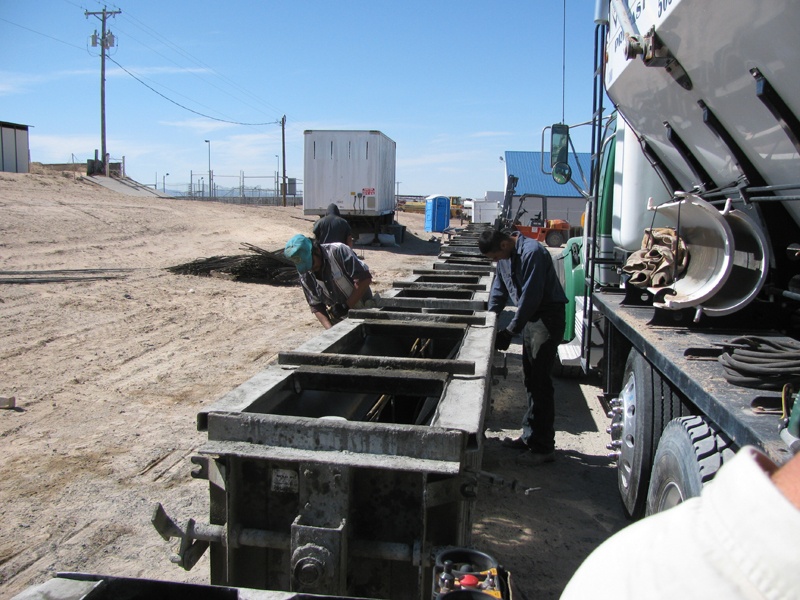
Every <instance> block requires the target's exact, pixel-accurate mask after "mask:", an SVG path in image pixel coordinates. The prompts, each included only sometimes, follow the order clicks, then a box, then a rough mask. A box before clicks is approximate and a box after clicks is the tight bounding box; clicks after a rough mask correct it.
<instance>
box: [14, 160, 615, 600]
mask: <svg viewBox="0 0 800 600" xmlns="http://www.w3.org/2000/svg"><path fill="white" fill-rule="evenodd" d="M398 220H399V222H400V223H401V224H404V225H406V226H407V228H408V229H407V232H406V238H405V242H404V243H403V244H402V245H401V246H400V247H395V248H386V247H384V248H372V247H366V248H359V250H358V252H359V254H360V255H363V258H364V260H365V262H366V263H367V264H368V265H369V266H370V268H371V270H372V272H373V276H374V278H375V283H374V285H373V288H374V289H375V290H377V291H381V290H385V289H389V288H391V287H392V282H393V281H395V280H398V279H403V278H407V277H408V276H409V275H410V273H411V270H412V269H413V268H417V267H427V266H429V265H430V264H431V263H432V262H433V260H435V257H436V255H437V254H438V251H439V244H438V242H432V241H429V239H430V237H431V234H430V233H426V232H425V231H424V227H423V225H424V215H411V214H400V216H399V219H398ZM312 224H313V218H312V217H304V216H303V213H302V209H301V208H299V207H298V208H292V207H247V206H235V205H227V204H218V203H205V202H203V203H200V202H193V201H186V200H174V199H162V198H155V197H153V198H140V197H131V196H123V195H119V194H117V193H114V192H111V191H108V190H106V189H104V188H101V187H99V186H97V185H95V184H91V183H88V182H85V181H83V180H82V179H81V178H80V177H79V176H75V175H74V174H48V175H44V174H25V175H21V174H11V173H0V270H1V271H3V273H2V274H0V279H2V281H3V283H2V284H1V285H0V397H5V398H10V397H14V398H15V403H16V407H15V408H10V409H4V410H0V443H1V444H2V451H3V459H2V461H0V480H1V481H2V482H3V483H2V486H0V522H2V528H0V597H2V598H10V597H13V596H14V595H16V594H18V593H19V592H21V591H22V590H24V589H26V588H27V587H29V586H31V585H34V584H36V583H41V582H43V581H46V580H47V579H49V578H50V577H52V576H54V575H55V573H57V572H62V571H73V572H86V573H97V574H107V575H117V576H128V577H142V578H150V579H167V580H172V581H189V582H195V583H208V558H207V556H204V557H203V558H202V559H201V560H200V562H199V563H198V564H197V566H195V568H194V569H193V570H192V571H189V572H185V571H183V570H182V569H180V568H179V567H177V566H175V565H173V564H172V563H170V562H169V556H170V554H171V552H172V551H173V550H174V546H175V544H174V543H167V542H165V541H164V540H162V539H161V537H160V536H159V535H158V534H157V533H156V531H155V530H154V529H153V527H152V526H151V524H150V515H151V510H152V506H153V504H154V503H155V502H161V503H163V504H164V506H165V507H166V508H167V510H168V512H169V513H170V514H172V515H175V516H177V517H181V518H188V517H194V518H196V519H198V521H201V522H203V521H205V520H206V519H207V510H208V499H207V493H208V492H207V487H206V486H205V485H204V484H203V482H200V481H196V480H194V479H192V478H191V477H190V472H191V470H192V464H191V463H190V457H191V456H192V455H193V453H194V452H195V449H196V448H197V447H198V446H200V445H201V444H202V443H203V442H204V434H203V433H199V432H197V431H196V429H195V416H196V413H197V412H198V410H199V409H200V408H201V407H203V406H205V405H208V404H210V403H212V402H213V401H215V400H216V399H217V398H219V397H220V396H222V395H223V394H224V393H226V392H228V391H230V390H231V389H233V388H234V387H236V386H237V385H239V384H240V383H242V382H244V381H245V380H247V379H249V378H250V377H252V376H253V375H254V374H256V373H257V372H258V371H260V370H261V369H263V368H264V367H266V366H267V364H268V363H269V362H270V361H271V360H273V358H274V357H275V356H276V354H277V353H278V351H280V350H288V349H293V348H295V347H297V346H299V345H300V344H301V343H303V342H305V341H306V340H308V339H310V338H311V337H313V336H315V335H317V334H318V333H320V332H321V328H320V326H319V324H318V323H317V321H316V319H315V318H314V317H313V316H312V314H311V312H310V311H309V310H308V309H307V307H306V305H305V302H304V299H303V296H302V292H301V291H300V289H299V287H292V286H288V287H286V286H284V287H277V286H270V285H259V284H248V283H241V282H236V281H228V280H225V279H218V278H210V277H197V276H191V275H174V274H172V273H170V272H168V271H166V270H165V267H169V266H173V265H178V264H183V263H186V262H189V261H192V260H194V259H197V258H200V257H209V256H219V255H236V254H245V253H246V251H244V250H243V249H242V248H241V244H242V243H250V244H254V245H256V246H259V247H261V248H264V249H267V250H274V249H278V248H282V247H283V245H284V243H285V241H286V240H287V239H288V238H289V237H291V236H292V235H293V234H295V233H310V231H311V226H312ZM89 270H91V271H89ZM45 271H46V272H49V273H44V272H45ZM9 272H15V273H9ZM41 277H45V278H51V279H59V280H58V281H51V282H46V283H45V282H38V283H33V282H32V280H33V279H35V278H41ZM68 278H72V279H74V280H68ZM13 279H16V280H20V279H22V280H26V282H25V283H21V282H19V281H18V282H13V283H10V282H8V281H9V280H13ZM508 365H509V368H510V371H511V374H510V375H509V377H508V378H507V379H505V380H504V379H500V380H499V381H498V383H497V384H496V385H495V387H494V388H493V393H492V397H493V410H492V412H491V414H490V416H489V420H488V423H487V425H488V428H487V431H486V435H487V437H488V438H489V439H488V440H487V444H486V452H485V458H484V464H483V468H484V469H485V470H486V471H489V472H492V473H495V474H497V475H498V476H500V477H502V478H503V479H504V480H506V481H512V480H517V481H519V482H520V483H521V484H522V487H527V488H532V490H533V491H530V492H529V493H528V494H527V495H525V494H523V493H520V492H519V491H511V490H510V489H509V488H508V487H502V486H497V485H495V486H489V485H486V486H482V487H480V489H479V497H478V501H477V505H476V510H475V519H474V526H473V530H474V539H473V545H474V546H475V547H476V548H478V549H480V550H483V551H484V552H487V553H489V554H492V555H493V556H495V557H496V558H497V559H498V560H499V561H500V562H501V563H502V564H503V565H504V566H505V567H506V568H507V569H509V570H510V571H511V572H512V577H513V581H514V596H515V598H522V599H528V600H533V599H535V598H557V597H558V596H559V594H560V592H561V590H562V589H563V587H564V586H565V585H566V582H567V581H568V579H569V577H570V575H571V574H572V573H573V572H574V570H575V569H576V568H577V566H578V565H579V564H580V561H581V560H582V559H583V558H584V557H585V556H586V555H587V554H588V553H589V552H590V551H591V550H592V549H593V548H594V547H596V546H597V545H598V544H599V543H600V542H601V541H602V540H604V539H605V538H606V537H608V536H609V535H610V534H612V533H613V532H615V531H617V530H618V529H620V528H621V527H622V526H624V525H625V520H624V517H623V514H622V510H621V508H620V505H619V500H618V498H617V495H616V479H615V472H614V470H613V467H612V465H611V464H610V463H609V461H608V459H607V458H606V457H605V456H606V453H607V450H606V449H605V444H606V442H607V439H608V436H607V435H606V433H605V427H606V425H607V419H606V417H605V415H604V414H603V410H602V408H601V406H600V404H599V401H598V399H597V396H598V393H599V389H598V388H597V387H596V386H594V385H592V383H591V382H588V381H581V380H566V379H565V380H558V382H557V397H558V409H557V410H558V413H557V422H556V428H557V429H558V431H559V433H558V439H557V444H558V451H557V460H556V462H555V463H553V464H548V465H543V466H541V467H520V466H518V465H516V464H515V463H514V460H513V458H514V452H513V451H509V450H507V449H504V448H501V447H500V444H499V442H498V439H497V438H502V437H503V436H504V435H515V434H517V433H518V432H519V420H520V417H521V415H522V412H523V410H524V403H525V400H524V396H523V395H522V393H521V389H522V386H521V378H520V372H519V371H520V347H519V345H517V344H512V346H511V349H510V352H509V357H508Z"/></svg>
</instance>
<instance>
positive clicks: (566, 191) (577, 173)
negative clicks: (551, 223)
mask: <svg viewBox="0 0 800 600" xmlns="http://www.w3.org/2000/svg"><path fill="white" fill-rule="evenodd" d="M542 159H544V162H542ZM543 164H544V167H545V169H546V170H547V171H548V172H549V171H551V169H550V153H549V152H516V151H511V150H508V151H506V153H505V166H506V172H505V181H508V176H509V175H514V176H515V177H517V178H518V179H519V181H518V182H517V187H516V191H515V193H514V197H513V200H512V214H511V216H512V217H514V216H515V215H517V212H518V211H519V206H520V199H522V210H523V212H522V214H521V215H520V217H519V222H520V224H522V225H529V224H530V221H531V219H534V218H535V217H536V216H537V215H538V213H540V212H542V213H544V212H546V213H547V214H546V215H542V217H543V218H544V217H546V218H548V219H564V220H566V221H569V223H570V224H571V225H573V226H580V224H581V215H582V214H583V211H584V210H585V209H586V200H585V199H584V197H583V196H582V195H581V193H580V192H579V191H578V190H577V189H575V186H574V185H572V183H567V184H564V185H561V184H558V183H556V182H555V181H554V180H553V177H552V176H551V175H547V174H545V173H543V172H542V165H543ZM590 164H591V155H590V153H588V152H577V153H572V152H571V153H570V155H569V165H570V167H572V179H573V180H574V181H575V182H576V183H577V184H578V186H579V187H581V188H582V189H586V188H587V186H588V183H585V182H586V181H588V180H589V170H590ZM504 188H505V186H504ZM501 204H502V200H501ZM545 206H546V209H545Z"/></svg>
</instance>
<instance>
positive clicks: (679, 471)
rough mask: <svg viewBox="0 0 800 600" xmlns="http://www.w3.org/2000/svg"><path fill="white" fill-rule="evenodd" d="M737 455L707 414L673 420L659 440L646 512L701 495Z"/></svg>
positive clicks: (669, 506) (654, 511)
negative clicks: (706, 417)
mask: <svg viewBox="0 0 800 600" xmlns="http://www.w3.org/2000/svg"><path fill="white" fill-rule="evenodd" d="M733 456H734V451H733V449H732V448H731V441H730V440H729V439H728V438H727V437H725V436H724V435H722V434H721V433H719V432H717V431H716V429H714V427H712V426H711V425H710V424H709V423H708V422H706V420H705V419H704V418H703V417H699V416H693V417H681V418H679V419H675V420H673V421H671V422H670V423H669V424H668V425H667V426H666V427H665V428H664V433H663V435H662V436H661V440H660V441H659V443H658V451H657V452H656V456H655V459H654V463H653V471H652V474H651V476H650V487H649V489H648V491H647V511H646V514H647V515H648V516H649V515H653V514H656V513H659V512H663V511H665V510H667V509H669V508H672V507H673V506H677V505H678V504H680V503H681V502H683V501H684V500H688V499H689V498H693V497H694V496H699V495H700V492H701V491H702V489H703V486H704V485H705V484H707V483H708V482H709V481H711V479H713V478H714V476H715V475H716V474H717V471H719V469H720V467H721V466H722V465H723V464H724V463H726V462H727V461H728V460H730V459H731V458H733Z"/></svg>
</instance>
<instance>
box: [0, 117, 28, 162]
mask: <svg viewBox="0 0 800 600" xmlns="http://www.w3.org/2000/svg"><path fill="white" fill-rule="evenodd" d="M29 164H30V145H29V143H28V126H27V125H20V124H19V123H7V122H5V121H0V171H5V172H7V173H27V172H28V171H29V169H28V166H29Z"/></svg>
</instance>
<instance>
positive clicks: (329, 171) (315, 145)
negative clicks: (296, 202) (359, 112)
mask: <svg viewBox="0 0 800 600" xmlns="http://www.w3.org/2000/svg"><path fill="white" fill-rule="evenodd" d="M395 157H396V144H395V142H394V141H393V140H391V139H390V138H389V137H387V136H386V135H384V134H383V133H381V132H380V131H353V130H307V131H305V132H304V160H303V186H304V192H303V214H305V215H318V216H323V215H325V214H326V212H327V210H328V206H330V205H331V204H335V205H336V206H337V207H338V208H339V213H340V214H341V216H342V217H344V218H345V219H347V220H348V221H350V222H351V224H352V225H355V226H356V227H355V228H356V229H363V230H366V231H375V232H376V233H378V232H381V231H384V230H385V229H386V228H388V227H389V226H391V225H392V223H393V221H394V213H395V168H396V158H395Z"/></svg>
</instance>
